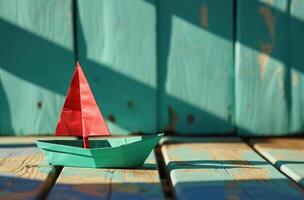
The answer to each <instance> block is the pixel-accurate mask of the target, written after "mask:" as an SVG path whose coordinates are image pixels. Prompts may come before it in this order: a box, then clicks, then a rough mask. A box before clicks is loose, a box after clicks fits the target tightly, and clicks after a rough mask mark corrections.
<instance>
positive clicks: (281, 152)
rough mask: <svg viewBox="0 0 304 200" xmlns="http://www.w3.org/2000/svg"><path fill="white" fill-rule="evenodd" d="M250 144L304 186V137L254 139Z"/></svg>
mask: <svg viewBox="0 0 304 200" xmlns="http://www.w3.org/2000/svg"><path fill="white" fill-rule="evenodd" d="M250 144H251V145H252V146H253V147H254V148H255V149H256V150H257V151H258V152H259V153H260V154H262V155H263V156H264V157H265V158H266V159H267V160H269V161H270V162H271V163H272V164H274V165H275V166H276V167H277V168H278V169H279V170H281V171H282V172H284V173H285V174H287V175H288V176H289V177H290V178H292V179H293V180H295V181H296V182H298V183H299V184H300V185H302V186H303V187H304V139H303V138H270V139H252V140H250Z"/></svg>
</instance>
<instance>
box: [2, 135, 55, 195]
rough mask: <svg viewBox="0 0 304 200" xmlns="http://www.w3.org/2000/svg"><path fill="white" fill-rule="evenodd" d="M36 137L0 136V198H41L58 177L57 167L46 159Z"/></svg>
mask: <svg viewBox="0 0 304 200" xmlns="http://www.w3.org/2000/svg"><path fill="white" fill-rule="evenodd" d="M36 139H37V138H1V140H0V163H1V165H0V199H41V198H43V197H44V196H45V194H46V193H47V191H48V190H49V189H50V187H51V186H52V183H53V182H54V181H55V180H56V170H55V167H53V166H50V165H48V164H47V163H44V162H43V155H42V153H41V151H40V150H39V149H38V148H37V147H36V145H35V140H36Z"/></svg>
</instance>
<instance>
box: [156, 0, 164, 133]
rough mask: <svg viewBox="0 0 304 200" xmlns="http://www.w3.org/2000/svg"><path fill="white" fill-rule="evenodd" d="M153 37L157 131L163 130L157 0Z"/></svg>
mask: <svg viewBox="0 0 304 200" xmlns="http://www.w3.org/2000/svg"><path fill="white" fill-rule="evenodd" d="M154 5H155V13H156V15H155V18H156V19H155V20H156V22H155V34H156V36H155V39H156V41H155V42H156V48H155V53H156V129H157V131H163V130H161V108H162V105H161V104H162V97H163V93H164V91H163V88H162V87H161V76H160V75H159V74H160V72H161V70H160V68H161V66H160V64H161V62H160V55H159V54H160V52H159V47H160V24H159V20H160V11H159V5H160V4H159V2H158V0H155V4H154Z"/></svg>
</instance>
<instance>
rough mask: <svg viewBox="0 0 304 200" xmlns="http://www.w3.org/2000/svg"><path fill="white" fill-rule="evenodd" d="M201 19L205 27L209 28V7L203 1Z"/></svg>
mask: <svg viewBox="0 0 304 200" xmlns="http://www.w3.org/2000/svg"><path fill="white" fill-rule="evenodd" d="M200 21H201V26H202V27H203V28H208V7H207V5H206V4H204V3H203V2H202V4H201V8H200Z"/></svg>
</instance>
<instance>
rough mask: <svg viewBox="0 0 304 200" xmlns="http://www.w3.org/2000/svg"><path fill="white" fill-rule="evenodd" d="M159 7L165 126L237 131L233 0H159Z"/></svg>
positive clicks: (161, 98)
mask: <svg viewBox="0 0 304 200" xmlns="http://www.w3.org/2000/svg"><path fill="white" fill-rule="evenodd" d="M146 1H151V0H146ZM151 2H152V1H151ZM157 9H158V16H157V17H158V19H159V21H158V24H157V25H158V26H157V30H158V32H157V33H158V48H157V53H158V61H159V62H158V69H159V70H158V80H159V83H158V90H159V104H158V106H159V107H158V109H159V114H160V115H159V116H158V117H159V124H160V127H161V128H165V129H167V130H169V131H177V132H179V133H182V134H202V133H211V132H212V133H225V132H231V131H233V129H234V126H233V109H234V108H233V100H234V93H233V85H234V83H233V82H234V80H233V71H234V70H233V1H232V0H225V1H220V3H219V2H218V1H213V0H204V1H201V0H195V1H191V2H188V1H184V0H177V1H176V0H169V1H158V4H157Z"/></svg>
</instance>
